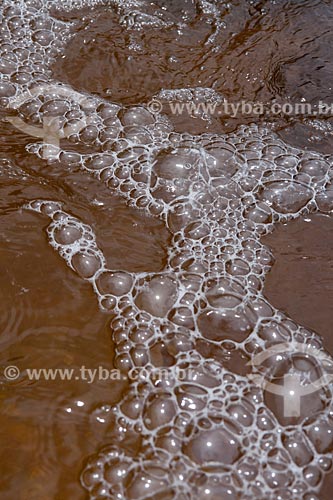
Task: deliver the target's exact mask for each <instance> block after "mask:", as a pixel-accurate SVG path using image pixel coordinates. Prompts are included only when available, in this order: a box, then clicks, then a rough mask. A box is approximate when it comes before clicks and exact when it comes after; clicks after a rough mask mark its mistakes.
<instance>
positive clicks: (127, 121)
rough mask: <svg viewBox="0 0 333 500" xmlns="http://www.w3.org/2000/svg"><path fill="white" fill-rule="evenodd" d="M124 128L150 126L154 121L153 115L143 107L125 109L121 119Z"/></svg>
mask: <svg viewBox="0 0 333 500" xmlns="http://www.w3.org/2000/svg"><path fill="white" fill-rule="evenodd" d="M121 121H122V124H123V125H124V126H135V125H138V126H144V125H152V124H153V123H154V122H155V120H154V117H153V115H152V114H151V113H150V112H149V111H148V110H147V109H145V108H143V107H139V106H138V107H134V108H130V109H127V110H126V111H125V112H124V114H123V115H122V117H121Z"/></svg>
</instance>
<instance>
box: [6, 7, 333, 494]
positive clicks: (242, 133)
mask: <svg viewBox="0 0 333 500" xmlns="http://www.w3.org/2000/svg"><path fill="white" fill-rule="evenodd" d="M97 3H100V2H82V1H80V2H76V1H73V2H66V3H65V5H64V6H63V8H65V7H68V8H74V7H82V6H84V5H93V4H97ZM102 3H104V2H102ZM204 4H206V5H204ZM110 5H111V6H113V7H114V8H115V9H116V10H117V9H118V11H119V9H120V11H121V16H120V17H121V19H120V22H125V27H127V28H126V29H130V28H131V27H133V23H134V24H135V26H136V29H137V28H138V27H139V26H141V29H142V28H143V27H144V25H145V23H146V22H147V16H149V22H150V23H153V21H152V17H153V18H154V12H152V13H151V11H149V13H148V14H146V13H145V12H144V9H145V7H146V4H145V2H134V1H133V2H115V1H111V2H110ZM200 5H201V7H202V8H206V9H208V8H209V5H211V4H210V3H209V2H200ZM49 7H57V8H60V7H59V6H58V5H57V3H56V2H46V1H45V2H40V1H27V2H25V3H24V5H21V4H20V5H19V6H17V7H15V6H14V7H13V6H11V2H8V1H7V0H5V2H4V4H3V6H2V7H1V9H2V21H1V35H0V37H1V44H0V50H1V51H2V52H1V54H2V57H3V59H2V62H1V67H0V70H1V80H0V97H1V99H0V104H1V106H4V107H6V108H7V109H11V110H16V112H17V113H18V115H19V117H20V119H21V120H23V121H24V123H26V124H27V125H29V124H30V125H31V124H33V125H38V124H39V125H40V124H42V123H43V121H44V120H45V118H47V117H48V118H50V117H51V118H55V117H58V118H59V121H58V122H57V126H58V132H59V134H60V138H66V140H67V142H66V144H67V146H66V148H65V147H64V146H63V145H61V143H59V146H55V145H54V144H53V148H54V155H53V157H52V159H51V160H49V163H50V165H51V166H52V168H53V169H54V170H55V171H56V169H57V168H60V167H61V166H65V167H66V168H68V169H71V168H80V169H82V170H83V171H85V172H88V173H90V174H91V175H93V176H95V177H96V178H97V179H98V180H100V181H101V182H103V183H105V184H106V185H107V186H108V187H109V188H110V190H111V192H114V193H117V194H119V195H120V196H122V197H123V198H125V199H126V200H127V202H128V205H129V206H133V207H136V208H138V209H141V210H144V211H145V212H146V213H147V214H150V215H152V216H155V217H158V218H160V219H162V220H163V221H164V223H165V225H166V227H167V228H168V230H169V232H170V246H169V248H168V258H167V263H166V266H165V268H164V270H163V271H161V272H160V273H130V272H126V271H124V270H123V269H110V268H108V265H107V261H106V258H105V257H104V255H103V252H102V251H101V250H100V249H99V247H98V242H97V240H96V237H95V235H94V232H93V230H92V228H91V227H90V226H88V225H87V224H84V223H83V222H82V221H81V220H80V219H78V218H76V217H75V216H73V215H71V214H70V213H68V212H66V211H64V210H63V207H62V205H61V204H60V203H58V202H56V201H52V200H34V201H31V202H29V203H28V204H27V205H26V207H25V208H27V209H29V210H33V211H35V212H38V213H41V214H43V215H44V216H47V217H49V218H50V219H51V222H50V225H49V226H48V228H47V233H48V238H49V242H50V244H51V245H52V247H53V248H54V249H55V250H56V251H58V252H59V254H60V256H61V257H62V258H63V259H64V260H65V261H66V263H67V264H68V266H70V267H71V269H73V271H74V272H76V273H77V274H78V275H79V276H80V277H81V278H82V279H85V280H87V281H89V282H90V283H91V285H92V287H93V289H94V292H95V293H96V295H97V297H98V302H99V305H100V307H101V308H102V309H103V310H104V311H106V312H110V313H112V318H113V319H112V320H111V325H110V327H111V332H112V340H113V342H114V344H115V348H116V357H115V366H116V368H118V369H119V370H120V371H121V372H122V373H123V374H124V375H127V374H129V373H133V370H138V371H137V373H138V376H137V378H136V379H135V380H131V384H130V388H129V390H128V392H127V393H126V394H125V395H124V396H123V398H122V400H121V401H120V402H119V403H118V404H117V405H115V406H112V407H110V406H107V405H103V406H101V407H100V408H98V409H96V410H95V417H96V418H101V417H100V415H101V414H102V415H103V421H107V423H108V424H110V428H112V429H113V433H114V439H113V444H112V446H107V447H105V448H103V449H102V450H100V451H99V452H98V453H97V454H96V455H95V456H93V457H91V458H89V460H88V462H87V464H86V466H85V468H84V470H83V472H82V475H81V483H82V486H83V487H84V488H85V489H86V490H87V491H88V492H89V498H91V499H92V500H93V499H98V500H102V499H107V498H114V499H116V498H117V499H148V498H154V499H158V498H161V499H162V498H163V499H168V498H170V499H172V498H177V499H178V500H183V499H184V500H186V499H188V500H190V499H196V498H200V499H207V500H208V499H210V500H212V499H216V498H219V499H221V498H223V499H230V500H232V499H238V498H242V499H244V500H246V499H253V498H256V499H258V500H259V499H280V500H289V499H295V500H296V499H300V498H302V499H303V500H308V499H309V498H312V499H315V498H317V497H316V494H317V493H318V491H319V489H320V486H321V484H322V479H323V477H324V475H325V473H326V472H327V471H329V470H330V469H331V467H332V461H331V452H332V450H333V407H332V402H331V393H330V390H329V385H328V383H327V384H324V385H323V386H322V387H317V388H316V390H315V391H308V394H307V395H305V396H302V405H301V408H300V411H299V413H291V414H289V413H288V412H286V411H285V408H284V402H285V401H284V398H282V397H281V394H280V395H279V394H277V390H276V387H282V386H283V383H284V382H285V381H286V380H287V381H288V380H290V377H294V378H293V381H295V380H296V381H298V382H299V385H298V386H295V387H294V386H293V391H294V390H295V391H296V392H297V390H299V391H300V392H302V391H301V389H300V388H304V387H307V386H309V388H311V384H312V383H314V382H315V380H317V379H320V377H321V376H323V374H324V373H326V371H327V366H326V365H325V364H324V363H323V362H322V359H321V353H322V354H323V355H324V353H325V352H324V350H323V348H322V341H321V338H320V337H319V336H318V335H316V334H315V333H314V332H312V331H309V330H307V329H305V328H303V327H302V326H300V325H297V324H296V323H294V322H293V321H292V320H291V319H289V318H288V317H287V316H286V315H285V314H283V313H282V312H281V311H278V310H277V309H275V308H274V307H273V306H272V305H271V304H269V303H268V301H267V300H266V299H265V297H264V295H263V291H262V290H263V284H264V279H265V275H266V274H267V272H268V271H269V269H270V268H271V266H272V264H273V261H274V259H273V256H272V254H271V252H270V250H269V249H268V248H267V247H266V246H265V245H263V244H262V243H261V237H262V236H263V235H265V234H267V233H269V232H271V231H272V230H273V227H274V225H275V224H276V223H278V222H281V221H284V222H286V221H288V220H292V219H295V218H297V217H299V216H300V215H301V214H307V213H310V212H313V211H315V210H321V211H323V212H325V213H329V212H330V211H331V210H332V193H333V190H332V175H333V169H332V158H331V157H328V156H323V155H321V154H319V153H314V152H309V151H302V150H299V149H296V148H293V147H290V146H289V145H287V144H286V143H284V142H283V141H282V140H281V139H279V138H278V137H277V136H276V135H275V134H274V133H273V132H272V131H271V130H270V128H269V127H267V126H265V125H260V126H259V125H256V124H251V125H249V126H241V127H240V128H238V129H237V130H236V131H235V132H233V133H229V134H226V135H217V134H216V135H213V134H209V133H205V134H202V135H200V136H193V135H191V134H185V133H182V134H180V133H175V132H174V131H173V127H172V123H171V122H170V120H168V119H167V118H166V117H165V116H163V115H161V114H155V113H153V112H152V111H151V110H150V109H149V107H147V106H145V105H144V104H142V105H137V106H135V107H124V106H121V105H119V104H117V103H111V102H106V101H104V100H102V99H100V98H99V97H96V96H93V97H89V96H87V95H84V94H81V93H79V92H76V91H73V90H71V89H70V87H68V86H64V85H62V84H61V82H55V81H53V80H52V72H51V70H50V67H51V63H52V61H53V60H54V58H55V57H56V56H57V54H58V52H59V50H61V47H63V46H64V44H65V43H66V40H67V39H68V37H70V36H74V35H75V30H73V29H72V28H73V26H72V25H71V23H70V22H67V23H66V22H64V21H59V20H58V19H54V18H53V17H52V15H51V13H50V12H49ZM151 8H152V7H151ZM51 12H52V10H51ZM156 12H157V11H156ZM212 12H213V13H214V9H213V11H212ZM118 13H119V12H118ZM155 17H156V19H155V21H156V26H157V27H159V28H161V26H164V24H163V23H162V25H161V22H162V21H163V19H162V18H161V14H160V12H159V11H158V12H157V14H156V16H155ZM161 19H162V21H161ZM130 20H132V21H130ZM133 20H134V21H133ZM165 22H166V21H165ZM140 23H141V24H140ZM153 25H154V23H153ZM124 29H125V28H124ZM72 32H73V33H72ZM71 33H72V34H71ZM59 40H61V41H59ZM41 82H42V85H40V83H41ZM191 92H192V91H191ZM208 94H209V92H208ZM166 95H167V94H166ZM191 96H192V97H193V98H197V97H198V94H197V93H196V92H192V93H191V95H190V97H191ZM192 97H191V98H192ZM70 144H72V147H70ZM45 147H46V145H45V141H44V142H43V143H39V142H37V141H36V142H34V144H32V145H30V146H29V150H30V151H31V152H32V153H34V154H36V155H37V156H39V157H40V158H44V156H43V152H44V151H45ZM286 343H287V344H288V345H289V346H291V348H290V349H283V350H280V351H278V350H277V351H276V352H275V351H273V352H272V354H271V356H270V357H268V358H267V359H265V360H263V362H262V363H256V358H257V356H259V355H261V354H262V353H265V352H266V351H267V350H268V349H271V348H272V347H273V348H274V346H275V347H279V345H285V344H286ZM299 345H304V346H306V347H307V348H309V350H308V351H306V350H303V351H302V352H299V351H300V349H299ZM311 348H312V349H314V350H315V351H316V352H318V353H320V355H319V356H314V355H313V352H314V351H311ZM325 356H327V354H325ZM143 368H144V372H143V371H141V369H143ZM156 368H159V369H163V374H162V371H161V370H158V371H156ZM180 373H182V377H180V376H179V374H180ZM258 377H259V379H260V378H264V379H265V381H266V384H258V383H257V382H256V381H257V380H258ZM267 382H268V383H267ZM270 385H271V386H274V387H275V392H272V391H271V390H270ZM302 394H303V392H302ZM127 438H128V439H129V440H130V441H131V442H132V446H128V444H126V439H127Z"/></svg>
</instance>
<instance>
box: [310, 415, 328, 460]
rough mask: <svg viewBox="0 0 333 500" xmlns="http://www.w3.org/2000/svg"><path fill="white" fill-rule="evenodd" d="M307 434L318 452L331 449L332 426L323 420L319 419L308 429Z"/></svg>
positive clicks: (325, 451)
mask: <svg viewBox="0 0 333 500" xmlns="http://www.w3.org/2000/svg"><path fill="white" fill-rule="evenodd" d="M307 435H308V437H309V439H310V440H311V441H312V443H313V445H314V446H315V448H316V450H317V451H318V452H319V453H328V452H332V451H333V426H332V424H331V423H329V422H327V421H325V420H319V421H318V422H316V423H315V424H313V425H312V426H311V427H310V428H309V429H308V430H307Z"/></svg>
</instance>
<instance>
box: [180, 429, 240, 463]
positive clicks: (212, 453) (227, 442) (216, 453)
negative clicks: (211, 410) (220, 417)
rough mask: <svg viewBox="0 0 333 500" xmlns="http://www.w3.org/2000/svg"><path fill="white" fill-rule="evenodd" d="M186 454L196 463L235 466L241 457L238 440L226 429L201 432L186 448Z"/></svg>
mask: <svg viewBox="0 0 333 500" xmlns="http://www.w3.org/2000/svg"><path fill="white" fill-rule="evenodd" d="M184 453H186V455H188V457H189V458H191V460H193V461H194V462H195V463H197V464H199V465H202V464H208V463H210V462H216V463H220V464H233V463H234V462H235V461H236V460H237V459H238V458H239V457H240V456H241V447H240V444H239V442H238V441H237V439H235V438H234V436H233V435H232V434H231V433H229V432H228V431H227V430H226V429H224V428H217V429H214V430H212V431H206V432H201V431H199V432H198V433H197V435H196V436H194V437H193V438H192V439H191V440H190V441H189V442H188V443H187V444H186V445H185V446H184Z"/></svg>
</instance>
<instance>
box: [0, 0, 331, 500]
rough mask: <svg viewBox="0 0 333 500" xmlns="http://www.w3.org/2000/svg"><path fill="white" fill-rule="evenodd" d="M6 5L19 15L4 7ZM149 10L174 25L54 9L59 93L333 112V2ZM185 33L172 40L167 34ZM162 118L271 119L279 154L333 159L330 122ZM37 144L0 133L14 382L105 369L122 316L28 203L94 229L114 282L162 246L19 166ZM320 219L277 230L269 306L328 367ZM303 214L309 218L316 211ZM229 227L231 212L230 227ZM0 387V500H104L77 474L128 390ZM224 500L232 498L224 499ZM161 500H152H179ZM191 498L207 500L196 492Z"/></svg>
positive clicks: (47, 384)
mask: <svg viewBox="0 0 333 500" xmlns="http://www.w3.org/2000/svg"><path fill="white" fill-rule="evenodd" d="M32 3H33V2H32ZM11 4H13V5H15V2H8V1H6V2H5V5H11ZM156 4H157V5H158V7H160V8H161V9H162V11H161V12H162V14H161V15H160V18H161V19H163V21H164V22H165V23H166V24H167V23H170V25H169V24H167V26H164V27H162V28H156V27H152V26H150V25H144V27H143V28H141V29H139V30H138V29H135V27H134V28H131V27H129V26H128V25H127V26H126V25H124V24H121V22H120V20H121V15H120V14H119V12H117V9H116V8H110V7H108V8H106V7H103V6H97V7H94V8H93V7H87V8H85V9H81V10H75V9H74V10H71V11H70V12H63V11H59V10H55V11H54V16H55V18H56V19H58V20H59V19H62V20H64V21H66V20H67V21H68V20H71V21H73V22H74V28H73V29H74V33H75V35H74V36H73V37H72V39H71V40H70V41H69V43H68V45H67V46H66V48H65V50H64V52H63V53H62V55H61V56H60V55H59V56H58V57H57V58H56V61H55V62H54V64H53V66H52V68H53V78H55V79H56V80H59V81H62V82H65V83H68V84H70V85H72V86H73V88H74V89H75V90H78V91H80V92H81V91H85V92H88V93H91V94H95V95H97V96H98V97H102V98H104V99H106V100H108V101H112V102H116V103H121V104H125V105H131V106H132V105H135V104H141V103H144V102H148V101H149V100H150V99H151V98H152V97H153V96H154V95H155V94H156V93H158V92H159V91H160V90H162V89H178V88H194V87H204V88H213V89H214V90H215V91H216V92H218V93H221V94H222V95H223V96H224V97H226V98H227V99H228V101H230V102H238V101H239V100H240V99H245V100H246V101H263V102H265V103H268V102H270V101H271V100H272V99H273V98H278V99H282V100H283V99H289V100H291V101H292V102H297V101H298V100H299V99H301V98H305V99H306V100H307V101H309V102H313V103H317V102H318V100H320V99H322V100H323V101H326V102H329V103H330V101H331V99H332V97H333V95H332V87H331V80H332V76H333V74H332V73H333V66H332V57H331V46H330V45H331V37H332V25H333V24H332V22H333V6H332V4H331V2H329V1H323V0H318V1H314V0H313V1H311V0H307V1H303V2H301V3H300V2H296V1H283V2H266V1H254V2H247V1H245V0H244V1H241V0H240V1H232V2H229V3H228V7H227V8H224V7H223V6H222V5H219V4H218V2H217V3H216V8H217V9H218V16H217V17H216V13H215V14H214V15H213V14H212V13H211V12H207V13H205V8H204V7H203V6H202V4H200V2H195V1H194V0H193V1H190V0H180V1H175V2H166V1H162V0H161V1H159V2H156ZM207 10H210V9H207ZM141 11H143V12H145V13H149V12H151V13H154V12H155V7H154V6H150V7H148V5H147V6H145V9H143V8H141ZM5 15H6V13H5ZM7 16H8V12H7ZM180 21H182V24H181V26H179V25H178V24H177V25H175V22H177V23H179V22H180ZM17 36H19V34H18V35H17ZM210 37H212V38H211V41H210V43H209V44H208V45H205V44H206V43H207V41H209V39H210ZM1 43H2V44H3V45H4V44H5V41H4V40H2V42H1ZM0 49H1V47H0ZM6 74H7V73H6ZM4 104H7V103H4ZM11 112H13V113H14V111H13V110H11ZM1 113H2V117H3V118H5V117H6V116H7V115H8V109H5V107H3V109H2V111H1ZM166 113H167V115H168V118H169V119H170V121H171V124H172V125H173V127H174V130H175V132H179V133H189V134H193V135H199V134H202V133H204V132H206V133H210V134H223V133H229V132H231V131H234V130H235V129H236V127H237V126H239V125H241V124H248V123H250V122H253V121H256V122H260V121H263V120H264V119H265V120H268V121H269V122H270V123H271V127H272V128H273V129H275V130H276V131H277V133H278V134H279V136H280V137H281V138H282V139H283V141H284V142H285V143H287V144H290V145H291V146H294V147H297V148H300V150H302V151H316V152H318V153H321V154H323V155H328V154H331V153H332V149H333V139H332V129H331V119H330V118H329V117H328V118H327V117H325V119H320V120H318V119H315V120H312V119H308V118H305V117H303V116H296V117H295V116H293V117H285V116H282V117H269V116H268V117H267V116H265V117H264V118H263V117H261V118H258V117H255V116H253V115H250V116H244V115H243V116H239V115H238V116H237V117H235V118H230V117H225V116H224V117H222V118H221V117H218V116H214V117H212V118H211V119H209V120H204V119H201V118H193V117H189V116H188V115H186V114H182V115H181V116H173V115H172V114H171V113H170V112H169V113H168V111H167V110H166ZM22 117H24V119H26V120H27V121H28V120H31V123H32V122H33V118H31V114H30V111H29V112H25V111H24V110H22ZM321 118H322V117H321ZM108 126H109V127H110V128H112V127H114V126H115V125H114V124H108ZM90 132H91V133H92V134H93V132H92V131H91V130H90ZM109 133H111V132H110V131H109ZM88 135H89V134H88ZM118 139H119V138H118ZM118 139H117V140H118ZM31 142H35V139H33V140H32V138H31V136H30V135H29V134H28V133H26V132H22V131H19V130H18V129H17V128H15V127H14V126H13V125H11V124H9V123H8V122H6V121H5V120H4V121H3V123H2V124H1V134H0V146H1V162H0V180H1V184H0V195H1V196H0V209H1V213H0V242H1V244H0V270H1V273H0V284H1V286H0V293H1V301H0V310H1V314H0V324H1V360H0V366H1V367H2V368H4V367H6V366H8V365H15V366H18V367H19V368H20V370H21V372H22V373H24V371H25V370H26V369H27V368H31V367H34V368H59V367H60V368H61V367H64V368H65V367H71V368H73V367H74V368H77V369H79V368H80V367H81V366H86V367H89V368H90V369H94V368H96V367H98V366H103V367H105V368H108V369H112V368H113V367H114V363H113V361H114V354H115V349H114V345H113V341H112V331H111V327H110V322H111V320H112V318H113V317H114V316H116V313H113V312H112V311H111V312H108V313H105V312H102V311H101V310H100V309H99V307H98V302H97V300H96V295H95V294H94V292H93V290H92V287H91V286H90V284H89V283H88V282H86V281H84V280H83V279H82V278H81V277H80V276H79V275H78V274H77V273H75V272H73V271H72V270H71V269H70V268H69V267H67V266H66V265H65V263H64V261H63V260H62V259H61V258H60V257H59V255H58V253H57V252H55V251H54V249H53V248H51V246H50V245H49V244H48V240H47V237H46V236H45V229H46V227H47V226H48V224H49V220H48V218H47V217H46V216H45V215H40V214H37V213H35V212H32V211H27V210H24V209H22V206H23V205H24V204H26V203H28V202H29V201H32V200H36V199H48V200H57V201H60V202H61V203H63V207H64V211H66V212H68V213H70V214H73V215H74V216H75V217H77V218H78V219H79V220H80V221H83V222H84V223H85V224H88V225H89V226H90V227H91V228H92V230H93V232H94V234H95V235H96V240H97V242H98V248H99V249H100V250H101V251H102V252H103V254H104V256H105V258H106V261H107V264H108V269H116V270H117V269H121V270H124V271H128V272H130V273H159V272H162V271H163V270H164V269H165V267H166V264H167V261H168V248H169V246H170V241H171V236H172V234H171V231H170V229H168V228H167V227H166V224H165V223H163V221H162V220H160V219H157V218H154V217H152V216H151V215H150V214H148V213H147V212H145V211H144V210H141V211H140V210H137V209H136V208H134V207H133V206H132V207H129V206H128V203H126V202H125V201H124V200H123V199H122V198H121V197H119V196H117V195H115V194H111V193H110V190H109V188H108V187H106V186H105V185H104V184H102V183H101V182H100V180H99V179H97V178H94V177H92V176H91V175H90V174H89V173H88V172H84V171H82V170H80V169H79V166H78V164H75V165H74V167H71V166H69V165H68V164H67V163H66V162H65V161H64V162H62V161H59V162H57V164H56V168H55V167H54V163H52V162H47V161H46V160H45V159H42V158H39V157H37V156H36V155H32V154H30V153H28V152H27V151H26V149H25V146H26V145H27V144H29V143H31ZM95 146H96V144H95V143H94V140H93V139H92V140H90V139H89V137H88V139H86V140H85V139H84V138H82V136H81V137H80V140H78V141H77V142H75V141H73V142H72V143H71V141H70V140H64V141H63V144H62V147H63V149H66V148H67V149H70V150H71V151H72V152H77V151H79V152H80V153H82V154H83V153H86V154H89V153H92V152H93V151H94V148H95ZM113 147H114V145H113ZM103 151H104V152H105V148H104V149H103ZM107 151H108V149H107ZM236 195H237V193H236ZM236 197H237V196H236ZM323 207H324V208H323ZM326 207H327V205H324V203H323V204H322V205H321V208H322V211H321V213H316V214H309V213H305V212H304V213H302V214H301V217H300V218H299V219H297V220H293V221H284V222H283V223H280V224H277V225H276V227H275V231H274V232H273V233H272V234H269V235H268V236H265V237H264V238H262V242H263V244H265V245H268V246H269V247H270V248H271V249H272V251H273V254H274V256H275V259H276V261H275V263H274V265H273V267H272V270H271V271H270V272H269V274H268V276H267V279H266V283H265V289H264V295H265V296H266V297H267V299H268V301H269V303H270V304H272V305H273V306H274V307H276V308H277V309H279V310H281V311H282V312H283V313H285V314H286V315H287V316H289V317H290V318H291V319H293V320H294V321H295V322H296V323H297V324H299V325H304V326H305V327H306V328H308V329H310V330H314V331H315V332H317V333H318V334H320V335H321V336H322V338H323V343H324V346H325V348H326V349H327V350H328V351H330V352H331V353H332V352H333V340H332V327H331V308H332V299H333V268H332V253H331V248H332V244H333V222H332V216H331V212H332V207H329V208H328V209H327V208H326ZM308 210H309V211H313V212H314V211H315V209H314V207H313V206H312V207H309V209H308ZM318 212H319V211H318ZM237 214H238V212H237V211H236V210H235V217H236V218H237ZM295 218H296V217H295ZM267 232H269V231H267ZM262 233H263V234H264V233H265V231H264V230H263V231H262ZM240 279H241V278H240ZM143 309H144V307H143ZM207 344H208V343H207ZM206 347H207V346H206ZM160 350H161V352H160V354H159V355H157V356H155V359H157V358H159V357H160V358H161V359H162V360H163V362H164V363H165V365H168V359H169V358H168V357H170V354H168V352H167V351H166V350H165V349H164V347H163V346H162V348H161V349H160ZM206 357H208V358H210V357H214V358H215V359H216V356H211V355H208V356H206ZM217 357H218V356H217ZM171 362H172V361H170V363H171ZM241 363H242V361H241V360H239V364H240V365H241ZM230 364H231V365H232V362H231V363H230ZM225 365H226V366H228V365H227V363H226V362H225ZM228 369H229V367H228ZM239 371H241V366H239ZM235 372H236V373H238V371H237V369H236V368H235ZM1 376H2V375H1ZM0 387H1V393H0V400H1V402H0V429H1V431H0V436H1V443H2V446H1V452H0V464H1V471H2V474H1V479H0V497H1V499H4V500H12V499H17V500H21V499H22V500H28V499H29V500H51V499H55V500H62V499H64V500H66V499H68V500H69V499H71V500H72V499H83V498H104V496H102V493H101V494H100V496H98V497H97V496H96V497H95V496H94V497H93V496H91V497H89V495H88V494H87V493H86V492H85V491H84V490H83V488H82V486H81V485H80V474H81V473H82V470H83V469H84V466H85V463H86V461H87V458H88V457H89V456H90V455H92V454H94V453H96V452H97V451H98V450H99V449H100V448H101V447H102V446H105V445H106V444H113V443H114V439H115V438H114V429H113V428H112V425H110V421H109V419H108V418H105V419H104V420H103V418H104V417H103V415H104V414H103V411H100V408H101V406H102V405H103V404H105V405H112V404H115V403H118V402H119V401H121V400H122V397H123V396H124V394H125V393H126V391H127V390H128V381H127V380H123V381H114V382H112V383H110V381H102V380H99V381H94V383H92V384H89V383H88V382H87V381H84V380H72V381H68V380H67V381H59V380H55V381H47V380H43V381H29V380H27V379H26V378H25V377H20V378H19V379H18V380H17V381H12V382H8V381H6V380H5V378H4V377H2V378H1V379H0ZM101 415H102V416H101ZM102 417H103V418H102ZM139 434H140V433H139ZM127 449H130V450H131V453H132V454H134V455H135V451H136V450H137V443H136V441H135V440H134V439H133V442H132V441H131V438H129V444H127ZM331 477H332V476H330V475H328V476H327V477H326V479H325V482H324V486H323V488H322V492H321V493H318V496H317V498H319V499H321V500H326V499H327V500H328V499H329V498H331V494H330V490H331V485H332V484H333V483H332V479H331ZM200 491H201V492H202V490H200ZM310 491H312V489H311V488H310V487H309V492H310ZM220 494H221V495H222V496H221V497H220V498H222V500H224V499H225V498H229V496H227V494H225V493H224V490H223V492H222V489H221V490H220ZM86 495H88V496H86ZM161 495H162V496H157V495H156V496H154V494H153V496H151V497H149V498H161V499H162V498H163V499H166V498H176V497H175V496H171V497H170V496H167V494H165V496H163V493H162V494H161ZM197 495H199V496H197V498H200V499H201V498H206V496H205V495H204V494H203V493H202V497H201V496H200V493H198V494H197ZM244 495H245V492H244ZM109 498H116V497H115V496H114V497H112V496H110V497H109ZM130 498H134V497H133V496H131V497H130ZM141 498H148V497H141ZM179 498H185V497H179ZM186 498H188V497H186ZM210 498H217V496H215V497H210ZM230 498H242V495H241V496H237V497H236V496H231V497H230ZM260 498H262V497H260ZM260 498H259V496H258V500H260ZM290 498H294V497H290ZM303 498H306V497H305V496H304V497H303ZM310 498H312V497H310V496H309V497H308V498H307V500H308V499H310Z"/></svg>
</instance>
